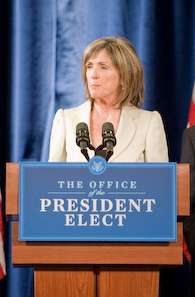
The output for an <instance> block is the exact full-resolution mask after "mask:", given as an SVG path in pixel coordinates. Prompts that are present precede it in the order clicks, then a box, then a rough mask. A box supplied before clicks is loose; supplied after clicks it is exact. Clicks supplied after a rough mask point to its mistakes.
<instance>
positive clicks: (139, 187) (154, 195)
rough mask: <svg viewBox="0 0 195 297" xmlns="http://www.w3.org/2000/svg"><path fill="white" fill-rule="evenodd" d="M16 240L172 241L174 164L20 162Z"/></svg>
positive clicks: (93, 160)
mask: <svg viewBox="0 0 195 297" xmlns="http://www.w3.org/2000/svg"><path fill="white" fill-rule="evenodd" d="M19 224H20V235H19V236H20V240H26V241H85V242H86V241H101V242H102V241H105V242H112V241H113V242H132V241H134V242H158V241H160V242H163V241H164V242H167V241H175V240H176V164H175V163H106V162H105V161H104V160H103V159H102V158H101V157H94V158H93V159H91V160H90V162H89V163H40V162H25V163H21V164H20V217H19Z"/></svg>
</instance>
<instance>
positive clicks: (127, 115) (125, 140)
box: [110, 104, 136, 162]
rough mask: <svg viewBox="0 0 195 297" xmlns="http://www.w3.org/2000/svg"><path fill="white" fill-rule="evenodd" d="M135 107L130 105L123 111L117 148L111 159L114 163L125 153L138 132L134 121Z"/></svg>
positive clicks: (124, 106) (118, 131)
mask: <svg viewBox="0 0 195 297" xmlns="http://www.w3.org/2000/svg"><path fill="white" fill-rule="evenodd" d="M133 109H134V107H133V106H132V107H131V106H130V105H127V104H126V105H123V107H122V110H121V116H120V122H119V126H118V129H117V132H116V141H117V143H116V146H115V147H114V154H113V155H112V157H111V158H110V161H111V162H112V161H113V160H115V159H116V158H117V157H118V156H119V155H120V154H121V153H122V151H124V150H125V149H126V148H127V146H128V145H130V142H131V141H132V139H133V136H134V134H135V131H136V126H135V123H134V119H133V114H132V113H133V112H132V111H133Z"/></svg>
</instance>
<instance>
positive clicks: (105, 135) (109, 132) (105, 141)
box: [102, 122, 116, 160]
mask: <svg viewBox="0 0 195 297" xmlns="http://www.w3.org/2000/svg"><path fill="white" fill-rule="evenodd" d="M102 145H103V146H104V147H105V148H106V151H107V154H106V160H108V159H109V158H110V157H111V155H112V154H113V147H114V146H115V145H116V137H115V134H114V127H113V124H112V123H110V122H106V123H104V124H103V126H102Z"/></svg>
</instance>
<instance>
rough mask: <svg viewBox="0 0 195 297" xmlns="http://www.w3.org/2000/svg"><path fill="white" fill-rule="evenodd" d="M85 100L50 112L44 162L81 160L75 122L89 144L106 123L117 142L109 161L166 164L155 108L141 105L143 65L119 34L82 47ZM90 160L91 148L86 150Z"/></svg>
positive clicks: (99, 138) (94, 142) (98, 139)
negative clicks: (84, 128)
mask: <svg viewBox="0 0 195 297" xmlns="http://www.w3.org/2000/svg"><path fill="white" fill-rule="evenodd" d="M82 72H83V80H84V85H85V89H86V95H87V99H88V100H87V101H86V102H85V103H84V104H82V105H80V106H79V107H76V108H72V109H59V110H58V111H57V113H56V115H55V118H54V122H53V127H52V133H51V141H50V153H49V161H51V162H56V161H68V162H86V159H85V157H84V156H83V155H82V154H81V152H80V148H79V147H78V146H77V145H76V141H75V131H76V126H77V124H78V123H79V122H86V124H87V125H88V127H89V134H90V140H91V144H92V145H93V146H94V147H98V146H99V145H100V144H101V142H102V125H103V123H105V122H111V123H112V124H113V126H114V130H115V134H116V140H117V144H116V146H115V147H114V154H113V155H112V156H111V158H110V159H109V161H111V162H166V161H168V151H167V143H166V137H165V132H164V128H163V123H162V120H161V117H160V115H159V113H158V112H156V111H154V112H150V111H145V110H142V109H141V108H140V105H141V102H142V100H143V89H144V86H143V85H144V81H143V69H142V66H141V63H140V61H139V58H138V56H137V54H136V51H135V49H134V48H133V46H132V45H131V44H130V42H129V41H128V40H126V39H124V38H119V37H117V38H113V37H106V38H101V39H98V40H95V41H94V42H92V43H91V44H90V45H89V46H88V47H87V48H86V50H85V52H84V55H83V63H82ZM89 154H90V158H91V157H92V156H93V151H89Z"/></svg>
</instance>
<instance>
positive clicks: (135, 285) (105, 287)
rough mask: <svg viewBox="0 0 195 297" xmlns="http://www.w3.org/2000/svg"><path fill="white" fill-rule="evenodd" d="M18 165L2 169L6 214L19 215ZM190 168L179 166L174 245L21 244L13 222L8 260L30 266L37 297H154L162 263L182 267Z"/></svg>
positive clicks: (157, 288)
mask: <svg viewBox="0 0 195 297" xmlns="http://www.w3.org/2000/svg"><path fill="white" fill-rule="evenodd" d="M18 175H19V165H18V164H14V163H7V166H6V214H7V215H13V216H14V215H17V214H18V211H19V210H18ZM189 209H190V205H189V165H188V164H178V165H177V215H178V222H177V225H178V227H177V229H178V236H177V241H176V242H171V243H151V242H150V243H109V242H108V243H104V242H100V243H94V242H93V243H88V242H86V243H85V242H82V243H79V242H75V243H72V242H71V243H69V242H25V241H19V240H18V223H17V222H13V223H12V224H13V226H12V230H13V234H12V262H13V264H15V265H23V266H24V265H30V266H33V267H34V294H35V297H53V296H60V297H108V296H109V297H119V296H123V297H130V296H134V297H142V296H143V297H157V296H158V295H159V293H158V292H159V270H160V266H161V265H181V264H182V263H183V230H182V216H187V215H189Z"/></svg>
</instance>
